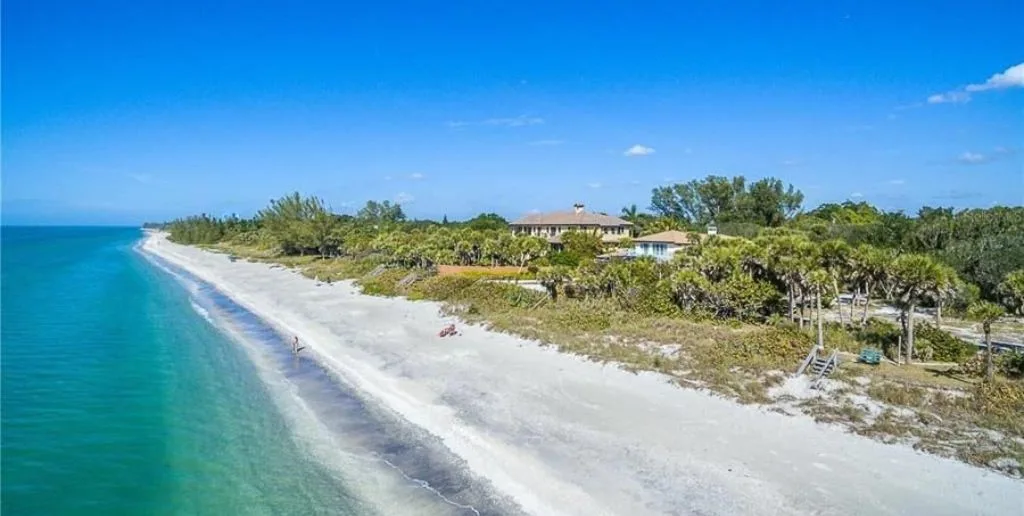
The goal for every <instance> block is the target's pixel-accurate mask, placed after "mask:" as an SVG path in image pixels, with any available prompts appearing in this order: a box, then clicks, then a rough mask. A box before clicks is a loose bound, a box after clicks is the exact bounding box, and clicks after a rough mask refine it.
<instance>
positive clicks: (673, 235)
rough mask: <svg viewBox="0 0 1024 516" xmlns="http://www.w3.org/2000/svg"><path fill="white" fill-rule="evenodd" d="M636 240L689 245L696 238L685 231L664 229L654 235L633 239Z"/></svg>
mask: <svg viewBox="0 0 1024 516" xmlns="http://www.w3.org/2000/svg"><path fill="white" fill-rule="evenodd" d="M633 241H634V242H658V243H667V244H676V245H689V244H692V243H694V242H695V241H696V239H695V238H694V237H693V236H691V235H690V234H689V233H686V232H684V231H675V230H673V231H662V232H661V233H655V234H653V235H645V236H642V237H637V238H634V239H633Z"/></svg>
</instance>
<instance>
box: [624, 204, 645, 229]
mask: <svg viewBox="0 0 1024 516" xmlns="http://www.w3.org/2000/svg"><path fill="white" fill-rule="evenodd" d="M640 215H641V214H640V210H638V209H637V207H636V205H635V204H630V205H629V206H626V207H624V208H622V219H623V220H625V221H627V222H629V223H631V224H633V227H632V228H630V230H629V231H630V236H634V237H635V236H637V235H639V234H640Z"/></svg>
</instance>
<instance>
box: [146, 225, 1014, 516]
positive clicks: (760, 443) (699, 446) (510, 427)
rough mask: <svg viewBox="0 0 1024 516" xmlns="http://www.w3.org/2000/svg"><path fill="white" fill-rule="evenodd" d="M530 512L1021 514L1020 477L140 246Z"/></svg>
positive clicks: (356, 298)
mask: <svg viewBox="0 0 1024 516" xmlns="http://www.w3.org/2000/svg"><path fill="white" fill-rule="evenodd" d="M144 250H146V251H148V252H151V253H154V254H156V255H159V256H161V257H162V258H164V259H165V260H168V261H170V262H172V263H174V264H176V265H178V266H180V267H183V268H185V269H187V270H189V271H190V272H192V273H193V274H195V275H196V276H198V277H200V278H202V279H204V280H205V281H208V282H210V283H212V284H214V285H215V286H216V287H217V288H218V289H220V290H221V291H223V292H224V293H226V294H228V295H229V296H231V297H232V298H233V299H235V300H236V301H238V302H239V303H240V304H243V305H245V306H246V307H248V308H249V309H250V310H252V311H253V312H255V313H257V314H259V315H260V316H261V317H263V318H264V319H266V320H267V321H268V322H270V323H271V324H273V325H275V326H277V327H278V328H280V329H281V330H282V331H286V332H288V333H292V334H295V335H297V336H298V337H299V338H300V339H301V340H302V341H303V342H304V343H305V344H306V345H307V346H309V348H310V350H311V351H313V352H314V353H315V354H316V356H317V357H318V359H319V360H321V361H322V362H323V365H324V366H326V367H328V368H330V369H331V370H332V371H333V372H334V373H336V374H338V375H339V376H341V377H343V378H345V379H346V380H347V381H348V382H350V383H351V384H353V385H355V386H356V387H357V388H358V389H360V390H361V391H362V392H363V393H364V394H365V395H366V396H367V397H368V398H370V399H373V400H375V402H376V403H379V404H380V405H381V406H383V407H385V408H387V409H389V410H391V411H393V412H395V413H397V414H398V415H400V416H401V417H402V418H403V419H405V420H406V421H408V422H409V423H411V424H413V425H416V426H418V427H420V428H422V429H424V430H425V431H427V432H429V433H431V434H434V435H436V436H437V437H439V438H440V439H441V440H442V441H443V442H444V444H445V446H446V447H447V448H448V449H449V450H451V452H452V453H454V454H455V455H457V456H459V457H460V458H462V459H463V460H464V461H465V463H466V465H467V467H468V468H470V469H471V471H472V472H473V473H474V474H475V475H477V476H479V477H480V478H482V479H485V480H486V481H488V482H490V483H491V485H492V486H493V487H494V488H495V489H497V490H499V491H500V492H502V493H504V494H506V495H508V496H509V497H511V498H512V499H514V500H515V501H516V502H517V503H518V504H519V505H520V506H521V507H522V508H523V509H524V510H526V511H527V512H530V513H533V514H538V515H545V516H546V515H556V514H586V515H596V514H629V515H636V514H728V515H738V514H751V515H753V514H872V515H876V514H929V515H940V514H950V515H953V514H957V515H959V514H1013V515H1018V514H1024V482H1020V481H1017V480H1013V479H1010V478H1007V477H1004V476H1001V475H998V474H996V473H992V472H989V471H986V470H982V469H978V468H974V467H971V466H968V465H966V464H962V463H959V462H955V461H952V460H946V459H941V458H937V457H934V456H930V455H925V454H921V453H918V452H915V451H913V450H912V449H909V448H907V447H903V446H890V445H884V444H881V443H878V442H875V441H871V440H869V439H865V438H862V437H858V436H854V435H849V434H846V433H843V432H842V431H841V430H839V429H835V428H831V427H827V426H823V425H818V424H816V423H814V422H813V421H812V420H810V419H808V418H804V417H789V416H783V415H780V414H775V413H771V412H767V411H765V410H763V409H760V408H757V407H750V406H741V405H737V404H735V403H732V402H730V401H726V400H722V399H719V398H714V397H711V396H709V395H707V394H704V393H701V392H697V391H693V390H687V389H681V388H679V387H675V386H672V385H669V384H668V383H667V382H666V380H665V379H664V378H661V377H659V376H657V375H653V374H641V375H634V374H631V373H627V372H624V371H621V370H619V369H617V368H615V367H613V366H602V365H599V364H594V363H589V362H586V361H584V360H582V359H579V358H577V357H572V356H568V355H564V354H559V353H557V352H555V351H552V350H550V349H545V348H542V347H540V346H538V345H537V344H536V343H533V342H529V341H525V340H522V339H517V338H514V337H511V336H508V335H502V334H495V333H490V332H487V331H485V330H483V329H481V328H475V327H461V329H462V330H463V335H462V336H459V337H454V338H439V337H437V335H436V334H437V331H438V330H439V329H440V328H441V327H442V326H443V325H444V324H445V323H447V322H450V321H449V320H447V319H445V318H443V317H440V316H439V315H438V305H436V304H434V303H428V302H410V301H406V300H402V299H385V298H375V297H369V296H363V295H361V294H359V293H358V292H357V289H356V288H355V287H353V286H352V284H351V283H348V282H344V283H338V284H334V285H332V286H328V285H322V286H317V284H316V283H315V282H314V281H311V280H309V279H307V278H304V277H302V276H300V275H298V274H296V273H294V272H291V271H287V270H282V269H280V268H275V269H271V268H270V267H269V266H267V265H265V264H256V263H244V262H234V263H233V262H231V261H229V260H228V258H227V257H226V256H223V255H217V254H213V253H208V252H204V251H201V250H198V249H195V248H190V247H184V246H179V245H176V244H173V243H171V242H168V241H167V240H166V239H165V238H164V237H163V236H162V235H160V234H156V233H152V234H149V235H148V236H147V241H146V243H145V244H144Z"/></svg>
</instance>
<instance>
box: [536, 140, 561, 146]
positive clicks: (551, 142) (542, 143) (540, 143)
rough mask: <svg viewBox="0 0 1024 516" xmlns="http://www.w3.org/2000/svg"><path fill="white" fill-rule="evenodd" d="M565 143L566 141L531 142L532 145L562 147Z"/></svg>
mask: <svg viewBox="0 0 1024 516" xmlns="http://www.w3.org/2000/svg"><path fill="white" fill-rule="evenodd" d="M563 143H565V140H537V141H535V142H530V145H561V144H563Z"/></svg>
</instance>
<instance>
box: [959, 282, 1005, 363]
mask: <svg viewBox="0 0 1024 516" xmlns="http://www.w3.org/2000/svg"><path fill="white" fill-rule="evenodd" d="M1004 313H1005V310H1004V309H1003V307H1001V306H999V305H997V304H995V303H990V302H988V301H979V302H977V303H974V304H972V305H971V306H970V307H969V308H968V309H967V315H968V317H970V318H971V319H973V320H975V321H978V322H980V323H981V329H982V331H983V332H984V333H985V378H986V379H988V380H989V381H992V377H993V376H994V374H995V368H994V367H993V366H992V323H993V322H995V321H996V320H997V319H999V318H1000V317H1002V316H1003V314H1004Z"/></svg>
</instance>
